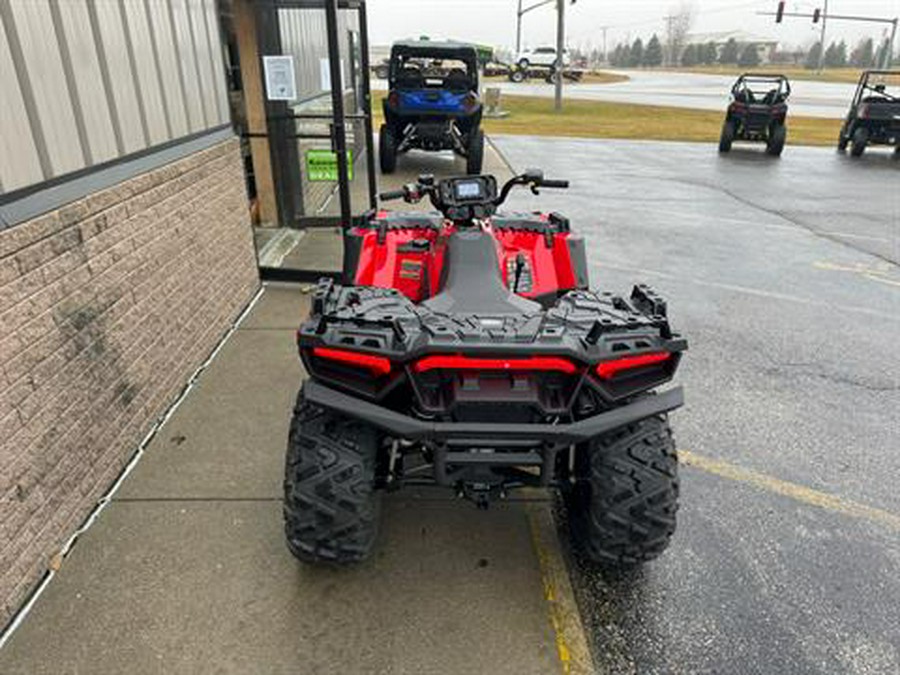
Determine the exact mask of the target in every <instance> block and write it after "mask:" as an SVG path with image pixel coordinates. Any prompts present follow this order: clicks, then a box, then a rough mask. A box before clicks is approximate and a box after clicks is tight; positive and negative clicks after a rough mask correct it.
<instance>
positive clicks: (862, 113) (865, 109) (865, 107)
mask: <svg viewBox="0 0 900 675" xmlns="http://www.w3.org/2000/svg"><path fill="white" fill-rule="evenodd" d="M856 116H857V117H859V118H860V119H863V120H864V119H866V118H867V117H868V116H869V104H868V103H863V104H862V105H861V106H859V108H858V109H857V112H856Z"/></svg>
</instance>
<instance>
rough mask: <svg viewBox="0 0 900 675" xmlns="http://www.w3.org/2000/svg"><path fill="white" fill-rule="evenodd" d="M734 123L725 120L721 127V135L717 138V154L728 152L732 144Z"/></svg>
mask: <svg viewBox="0 0 900 675" xmlns="http://www.w3.org/2000/svg"><path fill="white" fill-rule="evenodd" d="M734 132H735V129H734V122H732V121H731V120H725V123H724V124H723V125H722V133H721V135H720V136H719V152H729V151H730V150H731V144H732V143H734Z"/></svg>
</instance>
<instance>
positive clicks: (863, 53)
mask: <svg viewBox="0 0 900 675" xmlns="http://www.w3.org/2000/svg"><path fill="white" fill-rule="evenodd" d="M874 60H875V42H874V41H873V40H872V38H863V39H862V40H860V41H859V42H858V43H857V44H856V48H855V49H854V50H853V52H852V53H851V54H850V65H851V66H856V67H857V68H871V67H872V62H873V61H874Z"/></svg>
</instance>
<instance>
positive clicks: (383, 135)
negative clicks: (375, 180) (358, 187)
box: [378, 124, 397, 174]
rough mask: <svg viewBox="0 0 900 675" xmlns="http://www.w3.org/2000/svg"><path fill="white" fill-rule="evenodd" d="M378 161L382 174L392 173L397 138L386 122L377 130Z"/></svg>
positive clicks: (394, 167)
mask: <svg viewBox="0 0 900 675" xmlns="http://www.w3.org/2000/svg"><path fill="white" fill-rule="evenodd" d="M378 162H379V164H380V165H381V173H383V174H391V173H394V170H395V169H396V168H397V138H396V137H395V136H394V132H393V131H392V130H391V128H390V127H389V126H388V125H387V124H382V125H381V129H379V131H378Z"/></svg>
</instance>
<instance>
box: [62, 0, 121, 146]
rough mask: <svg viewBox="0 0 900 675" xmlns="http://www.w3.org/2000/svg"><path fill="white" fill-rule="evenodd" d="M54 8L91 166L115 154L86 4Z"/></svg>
mask: <svg viewBox="0 0 900 675" xmlns="http://www.w3.org/2000/svg"><path fill="white" fill-rule="evenodd" d="M57 6H58V7H59V12H60V18H61V19H62V26H63V32H64V33H65V39H66V43H67V44H68V47H69V58H70V60H71V67H72V75H73V78H74V80H75V88H76V91H77V95H78V101H77V105H78V106H79V107H80V110H81V114H82V118H83V120H84V127H85V133H86V135H87V139H88V147H89V150H90V155H91V160H92V162H93V163H95V164H96V163H99V162H105V161H107V160H110V159H113V158H114V157H116V156H118V154H119V151H118V148H117V147H116V138H115V131H114V130H113V123H112V117H111V116H110V112H109V104H108V103H107V100H106V89H105V88H104V86H103V75H102V71H101V70H100V61H99V59H98V58H97V50H96V48H95V43H94V33H93V29H92V28H91V20H90V16H89V14H88V8H87V4H86V3H85V2H84V0H67V2H60V3H58V4H57Z"/></svg>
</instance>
